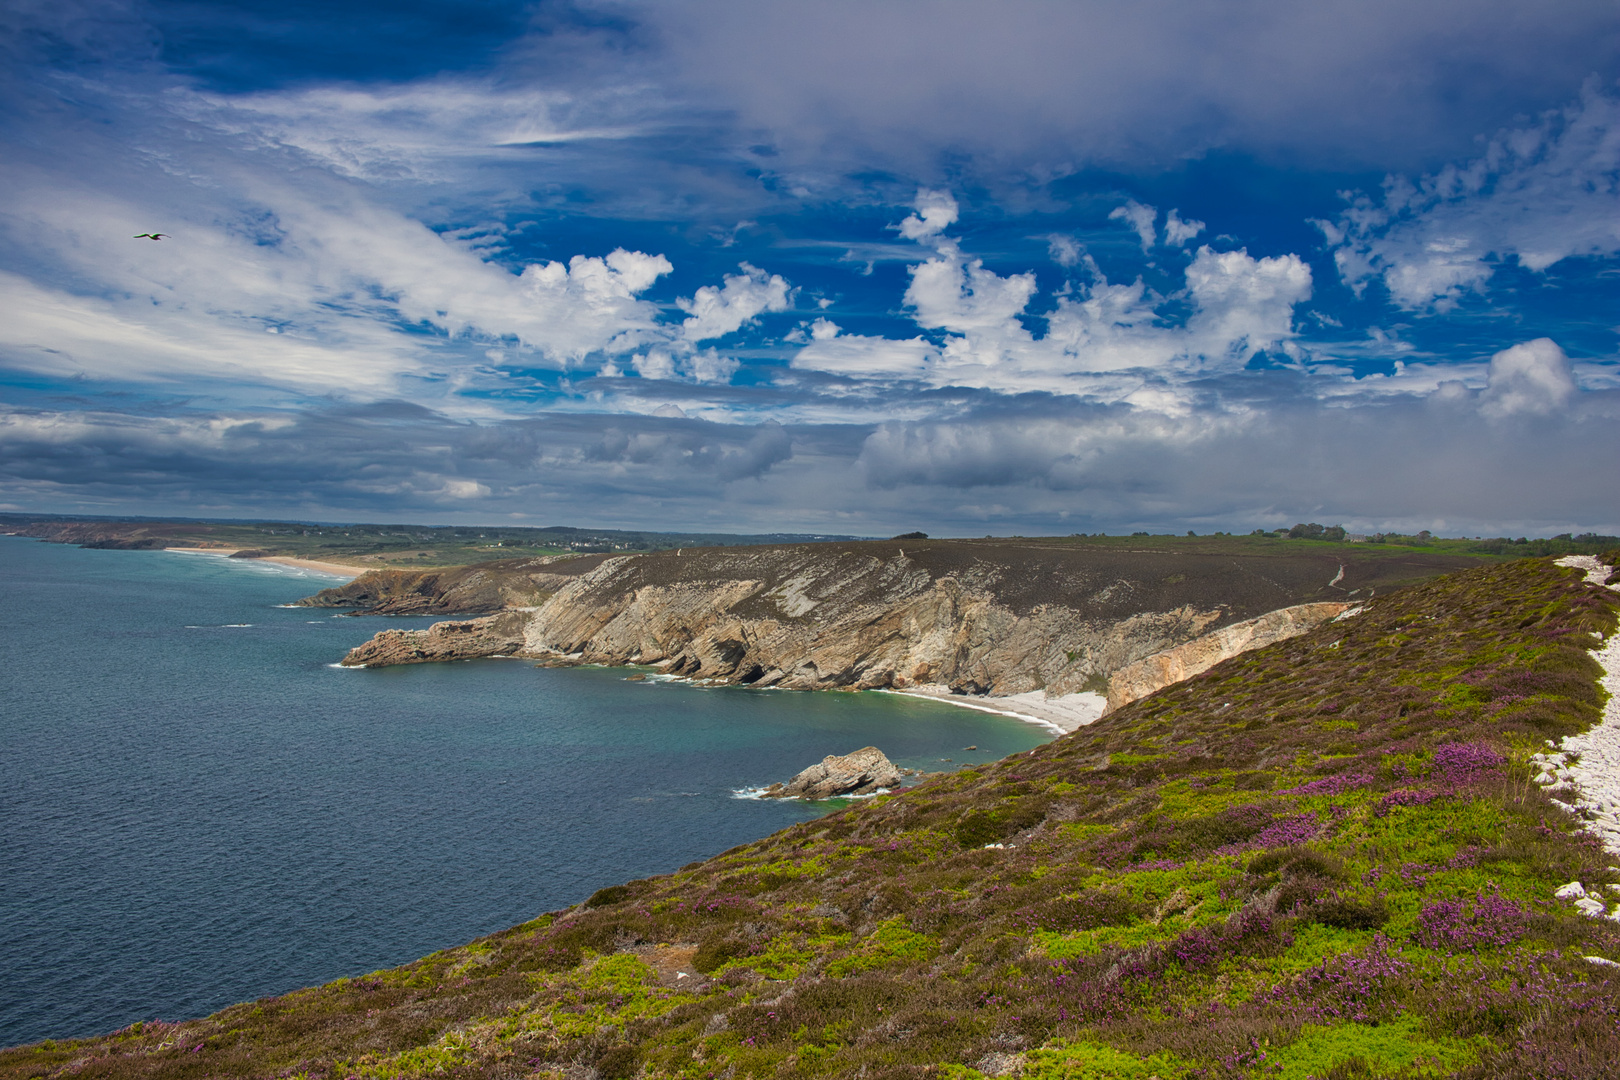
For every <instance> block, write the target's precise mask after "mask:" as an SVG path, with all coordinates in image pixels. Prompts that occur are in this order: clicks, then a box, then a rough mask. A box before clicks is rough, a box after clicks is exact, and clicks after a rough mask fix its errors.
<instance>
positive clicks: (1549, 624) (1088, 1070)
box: [0, 557, 1620, 1080]
mask: <svg viewBox="0 0 1620 1080" xmlns="http://www.w3.org/2000/svg"><path fill="white" fill-rule="evenodd" d="M1611 564H1612V557H1611ZM1617 601H1620V598H1617V597H1616V595H1615V593H1614V592H1612V591H1611V590H1608V589H1605V588H1603V587H1602V586H1599V585H1595V584H1588V583H1586V582H1585V581H1584V580H1583V575H1582V574H1581V573H1580V572H1578V571H1573V570H1565V569H1561V568H1558V567H1555V566H1553V565H1551V564H1550V563H1548V562H1545V561H1525V562H1520V563H1513V564H1508V565H1503V566H1496V567H1489V568H1484V569H1480V570H1474V571H1469V572H1466V573H1461V574H1457V575H1453V576H1449V577H1445V578H1441V579H1439V580H1436V581H1433V582H1430V583H1427V584H1424V585H1420V586H1414V587H1412V588H1409V589H1406V590H1403V591H1401V592H1400V593H1398V594H1396V595H1393V596H1390V597H1387V598H1383V597H1381V598H1379V599H1377V600H1374V601H1373V602H1371V603H1369V604H1368V605H1367V606H1366V609H1365V611H1364V612H1363V613H1362V614H1360V615H1359V616H1357V617H1356V618H1354V619H1351V620H1348V621H1345V622H1341V623H1335V624H1331V625H1328V626H1324V627H1321V628H1318V629H1317V630H1315V631H1312V632H1310V633H1308V634H1305V635H1303V636H1301V637H1297V638H1294V639H1292V640H1289V641H1285V642H1282V643H1280V644H1277V645H1273V646H1270V647H1267V648H1265V649H1260V650H1257V651H1254V652H1250V653H1246V654H1244V655H1242V656H1240V657H1236V658H1234V659H1232V660H1229V661H1227V662H1225V663H1222V664H1220V665H1217V666H1216V667H1214V668H1212V669H1210V670H1209V671H1207V672H1205V673H1203V674H1202V675H1199V676H1196V677H1194V678H1192V679H1190V680H1188V681H1186V682H1183V683H1180V684H1178V685H1176V686H1173V687H1170V688H1168V689H1166V690H1164V691H1161V692H1159V693H1157V694H1154V695H1152V696H1150V697H1148V698H1145V699H1143V700H1141V701H1138V702H1135V703H1133V704H1130V705H1127V706H1125V707H1124V708H1121V709H1120V710H1119V711H1118V712H1116V713H1114V714H1112V715H1110V716H1109V717H1107V718H1105V719H1104V720H1102V721H1099V722H1098V723H1097V724H1095V725H1093V726H1091V727H1088V728H1085V729H1082V730H1081V731H1079V732H1076V733H1075V734H1072V735H1068V736H1065V737H1063V738H1061V739H1058V740H1057V741H1055V742H1053V743H1050V744H1048V745H1046V746H1043V747H1040V748H1038V749H1036V750H1034V751H1031V752H1029V753H1027V754H1023V755H1019V756H1017V757H1014V758H1009V759H1007V760H1004V761H1001V762H998V763H996V764H993V765H989V766H985V767H982V768H977V769H974V770H971V771H965V772H961V773H957V774H953V775H950V776H945V777H940V778H937V779H934V780H931V781H930V782H928V783H925V784H923V785H921V786H919V787H917V788H915V789H912V790H909V791H906V792H903V793H900V794H896V795H891V796H887V797H882V798H879V799H876V800H872V801H871V802H868V803H865V804H862V805H855V806H850V807H847V808H845V809H841V810H838V811H836V812H833V813H831V814H829V815H827V816H826V817H823V818H820V819H818V820H814V821H810V822H805V823H802V824H799V825H796V826H793V827H791V828H789V829H786V830H783V831H782V832H779V833H777V834H775V835H773V836H770V837H767V838H765V839H763V840H760V841H758V842H756V843H752V844H748V845H744V846H742V847H739V848H736V849H733V850H732V851H729V852H726V853H724V854H722V855H719V856H717V857H715V858H713V859H711V860H709V861H707V862H704V863H700V864H693V865H691V866H687V867H684V868H682V869H681V870H680V871H679V872H677V873H674V874H670V875H667V876H663V877H657V878H652V879H647V880H642V881H633V882H628V883H626V884H624V885H621V886H615V887H612V888H608V889H603V890H601V891H600V892H598V893H597V894H595V895H594V896H592V897H591V898H589V899H588V900H586V901H585V902H584V903H582V904H580V905H578V906H576V907H573V908H570V909H567V910H565V911H560V912H554V913H551V914H548V915H544V916H541V917H540V918H537V919H535V920H534V921H532V922H529V923H525V924H523V925H521V926H517V927H514V928H512V929H510V930H506V931H503V932H500V933H497V934H493V935H491V936H489V937H487V938H484V939H481V940H479V941H475V942H473V943H471V944H469V945H467V946H464V947H462V948H458V949H451V950H447V951H444V952H441V953H436V954H434V955H432V956H429V957H426V958H424V959H422V960H420V961H418V962H416V963H413V964H408V965H406V966H404V967H400V968H396V969H393V970H389V971H378V972H373V973H371V974H370V975H366V976H364V977H361V978H355V979H344V980H339V981H338V982H336V983H332V984H329V985H327V986H324V987H318V988H313V989H309V990H302V991H298V992H296V993H292V994H288V995H285V996H282V997H278V998H270V999H265V1000H262V1001H258V1002H252V1003H248V1004H243V1005H239V1006H235V1007H232V1008H229V1009H226V1010H224V1011H222V1012H220V1013H218V1014H216V1015H215V1016H213V1017H209V1018H207V1019H205V1020H196V1021H190V1022H185V1023H178V1024H157V1023H153V1024H146V1025H134V1026H133V1027H131V1028H128V1029H126V1030H124V1031H122V1032H119V1033H117V1034H114V1035H111V1036H107V1037H105V1038H101V1039H93V1040H79V1041H72V1042H61V1043H55V1044H46V1045H41V1046H36V1047H30V1048H22V1049H16V1050H10V1051H5V1052H0V1077H19V1078H20V1077H47V1076H57V1075H64V1076H65V1075H74V1076H80V1077H103V1076H105V1077H115V1076H116V1077H176V1078H179V1077H198V1078H201V1077H205V1076H213V1077H219V1076H244V1077H247V1076H252V1077H266V1078H268V1077H293V1076H299V1077H308V1078H310V1080H328V1078H331V1080H335V1078H338V1077H348V1076H355V1077H368V1078H390V1077H405V1076H451V1077H457V1076H468V1077H471V1076H488V1077H517V1076H526V1077H539V1076H549V1077H562V1078H567V1080H585V1078H590V1077H601V1078H617V1077H631V1076H644V1077H688V1078H693V1080H709V1078H718V1077H726V1078H740V1077H796V1076H805V1077H808V1076H840V1077H867V1078H871V1077H901V1076H908V1077H909V1076H918V1077H921V1076H951V1077H956V1078H961V1080H971V1078H975V1077H979V1076H982V1075H1008V1074H1013V1073H1019V1074H1021V1075H1023V1076H1025V1077H1037V1078H1047V1077H1050V1078H1056V1077H1071V1078H1081V1077H1105V1076H1115V1077H1136V1078H1141V1080H1146V1078H1147V1077H1150V1076H1157V1077H1159V1078H1160V1080H1173V1078H1188V1080H1190V1078H1192V1077H1240V1076H1241V1077H1260V1076H1265V1077H1282V1078H1284V1080H1303V1078H1305V1077H1307V1076H1317V1077H1339V1078H1353V1077H1368V1076H1415V1075H1448V1074H1449V1075H1459V1076H1464V1077H1477V1078H1485V1077H1541V1076H1568V1077H1609V1076H1617V1075H1620V994H1617V991H1620V974H1617V973H1620V967H1617V966H1616V965H1614V964H1612V963H1597V962H1594V961H1593V960H1591V959H1589V957H1597V958H1599V959H1600V960H1604V961H1616V960H1620V924H1617V923H1616V922H1614V921H1611V920H1609V919H1601V918H1586V917H1583V916H1581V915H1580V914H1579V913H1578V912H1577V910H1576V909H1575V908H1574V907H1572V906H1571V905H1570V904H1569V903H1568V902H1567V901H1566V900H1562V899H1555V897H1554V892H1555V890H1558V889H1559V887H1560V886H1563V885H1565V884H1566V883H1568V882H1570V881H1572V880H1578V881H1581V882H1583V883H1585V885H1586V888H1587V890H1588V891H1591V892H1599V893H1601V892H1603V891H1604V889H1605V888H1606V887H1609V886H1614V887H1620V871H1617V870H1614V869H1610V868H1609V864H1610V863H1611V862H1614V861H1615V860H1614V857H1613V856H1611V855H1609V854H1607V853H1605V852H1604V851H1603V849H1602V848H1601V846H1599V845H1598V844H1597V843H1595V842H1594V841H1593V840H1592V839H1591V838H1590V837H1589V836H1587V835H1586V834H1584V833H1579V832H1576V831H1575V830H1574V821H1573V819H1572V818H1571V817H1570V816H1569V815H1568V814H1567V813H1566V812H1565V811H1563V810H1562V809H1560V808H1558V807H1556V806H1555V805H1554V804H1553V803H1552V802H1551V801H1550V800H1549V798H1548V796H1547V795H1546V794H1545V793H1544V792H1543V791H1542V789H1541V788H1540V787H1539V786H1537V785H1536V784H1535V783H1532V782H1531V770H1530V767H1529V757H1528V756H1529V755H1530V754H1531V753H1532V752H1534V751H1536V750H1538V749H1540V748H1541V747H1543V746H1544V742H1545V740H1547V739H1549V738H1558V737H1561V736H1565V735H1569V734H1573V733H1576V732H1580V731H1582V730H1585V729H1587V728H1588V727H1590V726H1591V725H1592V724H1594V723H1595V722H1597V721H1598V720H1599V719H1600V717H1601V715H1602V708H1603V694H1602V691H1601V690H1600V688H1599V687H1598V685H1597V684H1596V682H1595V678H1596V676H1597V674H1598V667H1597V664H1596V662H1595V661H1594V660H1593V659H1592V656H1591V654H1590V653H1589V652H1588V651H1587V650H1588V648H1590V647H1591V646H1592V645H1593V643H1594V642H1595V641H1597V640H1598V637H1597V635H1607V634H1612V633H1613V632H1614V631H1615V629H1616V622H1617V619H1616V614H1617ZM1566 891H1567V890H1566ZM1602 907H1603V905H1602V904H1601V903H1600V904H1598V908H1599V910H1601V909H1602Z"/></svg>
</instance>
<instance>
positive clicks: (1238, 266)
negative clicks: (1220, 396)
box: [1187, 246, 1311, 361]
mask: <svg viewBox="0 0 1620 1080" xmlns="http://www.w3.org/2000/svg"><path fill="white" fill-rule="evenodd" d="M1187 291H1188V293H1189V294H1190V295H1191V296H1192V298H1193V300H1194V302H1196V303H1197V305H1198V311H1197V314H1195V315H1194V316H1193V317H1192V319H1191V320H1189V322H1188V324H1187V329H1188V331H1189V332H1190V333H1191V334H1192V335H1193V336H1194V337H1195V338H1197V339H1199V340H1200V342H1201V344H1200V349H1201V351H1202V352H1203V354H1204V355H1207V356H1215V355H1219V354H1220V352H1225V353H1226V354H1228V355H1232V356H1240V357H1241V358H1242V359H1243V360H1245V361H1247V360H1248V359H1249V358H1250V357H1252V356H1253V355H1254V354H1255V353H1256V352H1259V351H1260V350H1261V349H1264V348H1267V347H1268V346H1271V345H1274V344H1277V343H1278V342H1283V341H1287V340H1288V339H1289V338H1291V337H1293V336H1294V330H1293V312H1294V305H1295V304H1298V303H1301V302H1303V301H1305V300H1308V299H1310V295H1311V268H1310V267H1309V266H1306V265H1305V262H1304V260H1302V259H1301V258H1300V257H1299V256H1298V255H1293V254H1289V255H1277V256H1272V257H1268V258H1261V259H1255V258H1252V257H1250V255H1249V253H1248V252H1247V251H1224V252H1219V253H1217V252H1215V251H1214V250H1212V249H1210V248H1209V247H1207V246H1206V247H1201V248H1199V249H1198V254H1197V256H1196V257H1195V258H1194V259H1193V261H1192V265H1190V266H1189V267H1187Z"/></svg>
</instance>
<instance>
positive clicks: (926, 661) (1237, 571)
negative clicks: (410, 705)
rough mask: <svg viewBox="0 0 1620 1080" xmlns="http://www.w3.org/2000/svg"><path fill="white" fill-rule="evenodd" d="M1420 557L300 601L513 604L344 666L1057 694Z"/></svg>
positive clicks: (531, 584)
mask: <svg viewBox="0 0 1620 1080" xmlns="http://www.w3.org/2000/svg"><path fill="white" fill-rule="evenodd" d="M1430 561H1431V562H1433V563H1434V565H1429V564H1428V563H1424V564H1423V565H1421V566H1415V565H1412V564H1411V563H1410V562H1401V563H1399V564H1397V563H1395V562H1392V561H1391V560H1389V559H1387V558H1376V557H1371V556H1369V557H1367V558H1365V559H1361V560H1357V559H1356V558H1353V557H1352V558H1349V559H1347V558H1345V557H1344V556H1343V555H1342V554H1340V553H1338V552H1333V551H1324V552H1323V553H1321V554H1314V553H1311V552H1305V553H1297V552H1290V553H1286V554H1281V555H1266V554H1246V553H1243V552H1233V551H1224V552H1222V551H1211V552H1189V551H1185V550H1181V551H1176V550H1163V549H1155V548H1153V547H1152V546H1151V545H1149V544H1148V543H1146V542H1143V543H1141V544H1140V545H1139V546H1134V547H1132V546H1125V545H1122V544H1121V543H1120V542H1119V541H1117V540H1116V541H1114V542H1113V543H1112V544H1111V545H1109V544H1096V543H1092V544H1086V543H1084V542H1072V541H1070V542H1064V541H1022V542H1020V541H1007V540H999V541H988V540H987V541H965V540H947V541H913V540H906V541H883V542H863V543H847V544H797V545H772V546H768V547H756V548H710V549H702V550H689V551H675V552H660V553H653V554H642V555H628V556H616V557H606V556H591V557H586V558H577V559H569V560H563V561H557V562H550V563H541V562H539V561H537V560H511V561H509V562H507V563H499V564H497V563H491V564H484V565H483V566H481V567H468V568H460V569H459V570H458V571H455V572H454V573H453V574H452V573H451V572H443V571H438V572H430V573H423V574H417V575H410V574H403V573H398V574H394V576H386V575H382V574H367V575H365V576H364V577H362V578H360V579H358V580H356V581H355V582H353V583H351V584H350V585H348V586H345V587H344V588H342V589H333V590H327V591H326V592H325V593H322V594H321V595H320V596H317V597H313V598H311V599H310V600H309V601H306V602H307V603H310V604H319V605H323V606H342V605H354V606H359V607H361V608H363V609H365V610H372V611H399V612H403V611H432V610H456V611H463V612H465V611H478V610H491V609H493V608H494V607H495V606H496V605H497V604H499V603H500V602H502V601H503V600H505V601H506V606H507V609H508V610H507V612H506V613H505V614H503V615H501V616H498V617H496V618H495V619H485V620H471V621H467V622H462V623H458V624H455V628H454V629H452V628H450V627H444V628H439V627H436V628H434V629H433V630H428V631H415V632H400V631H385V632H384V633H382V634H379V635H377V637H376V638H374V639H373V640H372V641H370V642H368V643H366V644H364V645H362V646H360V647H359V648H356V649H354V650H353V651H351V652H350V653H349V655H348V657H347V658H345V660H344V663H345V664H350V665H360V664H364V665H383V664H398V663H414V662H421V661H428V660H438V659H452V658H457V657H466V656H492V655H498V654H504V655H517V656H524V657H530V658H534V659H538V660H541V661H542V662H544V663H548V664H559V665H560V664H645V665H650V666H655V667H658V668H660V669H661V670H663V671H665V672H667V673H670V674H675V675H681V676H686V677H689V678H694V679H700V680H710V681H714V682H720V683H745V684H752V685H755V686H776V687H783V688H792V689H826V688H835V687H842V688H852V689H870V688H897V689H901V688H906V687H909V686H916V685H925V684H926V685H945V686H948V687H950V688H951V689H952V690H953V691H955V692H958V693H964V694H993V695H1006V694H1019V693H1027V692H1029V691H1035V690H1044V691H1046V692H1047V693H1048V694H1051V695H1059V694H1067V693H1074V692H1077V691H1079V690H1081V689H1084V688H1086V687H1087V686H1088V685H1089V686H1091V687H1097V686H1099V684H1100V682H1101V680H1102V679H1104V678H1105V677H1106V676H1107V675H1109V674H1111V673H1113V672H1116V671H1118V670H1119V669H1121V668H1124V667H1126V666H1128V665H1130V664H1133V663H1135V662H1137V661H1139V660H1142V659H1144V658H1146V657H1148V656H1151V655H1153V654H1155V653H1159V652H1162V651H1164V650H1166V649H1170V648H1173V647H1175V646H1178V645H1181V644H1184V643H1186V642H1189V641H1192V640H1194V639H1196V638H1198V637H1200V636H1201V635H1204V634H1206V633H1208V632H1210V631H1213V630H1216V629H1218V628H1220V627H1223V626H1228V625H1230V624H1233V623H1237V622H1242V621H1243V620H1247V619H1251V618H1254V617H1256V616H1259V615H1261V614H1264V613H1265V612H1268V611H1273V610H1276V609H1278V608H1285V607H1291V606H1294V605H1297V604H1299V603H1301V602H1303V601H1310V600H1317V599H1326V598H1327V597H1328V596H1333V597H1344V596H1346V594H1347V593H1355V592H1358V591H1360V592H1362V594H1363V595H1365V594H1366V592H1367V591H1369V590H1370V589H1371V588H1372V587H1373V586H1374V585H1377V586H1380V587H1387V585H1389V584H1390V583H1391V582H1392V581H1395V580H1399V579H1400V578H1401V576H1402V575H1404V576H1405V579H1406V580H1410V579H1412V578H1414V577H1419V578H1420V577H1428V576H1432V575H1433V574H1434V573H1438V572H1440V571H1441V570H1444V569H1450V568H1451V567H1450V566H1449V565H1445V564H1444V560H1443V559H1432V560H1430ZM1341 570H1342V571H1343V575H1342V577H1341V576H1340V571H1341ZM391 573H392V572H391ZM1330 583H1332V584H1331V585H1330ZM519 627H521V635H520V634H519V632H518V628H519Z"/></svg>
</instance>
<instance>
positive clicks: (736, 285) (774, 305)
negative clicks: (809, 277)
mask: <svg viewBox="0 0 1620 1080" xmlns="http://www.w3.org/2000/svg"><path fill="white" fill-rule="evenodd" d="M789 292H790V289H789V286H788V283H787V281H786V280H785V279H784V278H783V277H782V276H781V275H780V274H769V275H767V274H766V273H765V271H763V270H761V269H760V268H759V267H757V266H750V265H748V264H747V263H743V264H742V273H741V274H727V275H726V277H725V283H724V285H723V286H722V287H721V288H718V289H717V288H715V287H714V286H713V285H705V286H703V287H702V288H700V289H699V290H698V291H697V292H696V293H695V294H693V296H692V298H691V299H689V300H684V299H683V300H679V301H677V304H678V305H679V306H680V308H681V310H682V311H685V312H687V313H688V315H689V316H690V318H688V319H687V320H686V321H685V322H683V323H682V324H681V335H682V337H684V338H685V339H686V340H687V341H706V340H708V339H709V338H717V337H723V336H724V335H726V334H730V333H734V332H735V331H737V330H738V329H740V328H741V327H743V326H744V325H745V324H747V323H750V322H752V321H753V320H754V319H755V318H757V317H758V316H759V315H760V314H761V313H763V312H767V311H786V310H787V307H788V294H789Z"/></svg>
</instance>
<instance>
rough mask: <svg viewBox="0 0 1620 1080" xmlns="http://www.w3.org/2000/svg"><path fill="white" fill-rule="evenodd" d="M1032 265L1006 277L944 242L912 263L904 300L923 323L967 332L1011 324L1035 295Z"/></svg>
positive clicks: (921, 324) (932, 326) (921, 323)
mask: <svg viewBox="0 0 1620 1080" xmlns="http://www.w3.org/2000/svg"><path fill="white" fill-rule="evenodd" d="M1035 288H1036V286H1035V274H1034V272H1033V271H1031V272H1027V273H1023V274H1012V275H1010V276H1008V277H1002V276H1000V275H999V274H997V273H995V271H993V270H986V269H985V268H984V263H983V261H982V260H979V259H974V260H971V261H969V260H967V259H964V258H963V256H962V254H961V252H960V251H959V250H958V249H957V247H956V245H954V244H952V243H949V242H947V243H945V244H943V245H942V246H941V252H940V256H939V257H938V258H934V259H929V260H928V261H926V262H924V263H922V264H921V265H918V266H913V267H911V284H910V285H909V286H908V287H907V288H906V296H905V302H906V304H907V306H909V307H912V308H914V309H916V313H917V314H916V318H917V323H918V325H919V326H925V327H928V328H930V329H934V328H939V329H945V330H952V331H955V332H957V333H965V332H967V331H972V330H989V329H1001V328H1008V327H1010V324H1012V322H1013V320H1014V317H1015V316H1017V315H1018V314H1019V313H1020V312H1022V311H1023V310H1024V308H1025V307H1026V306H1028V304H1029V299H1030V297H1032V296H1034V295H1035Z"/></svg>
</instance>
